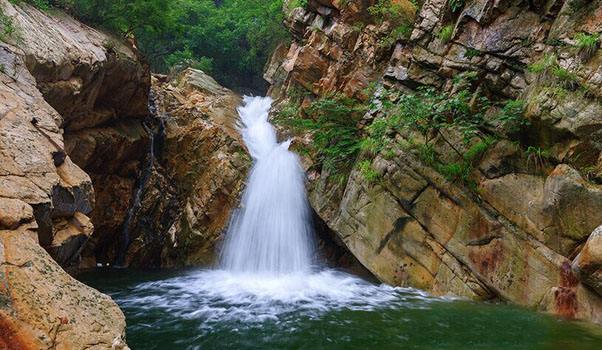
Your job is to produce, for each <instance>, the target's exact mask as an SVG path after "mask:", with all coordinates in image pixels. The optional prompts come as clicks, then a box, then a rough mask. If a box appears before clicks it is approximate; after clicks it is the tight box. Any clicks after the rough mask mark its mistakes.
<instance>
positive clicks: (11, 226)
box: [0, 0, 149, 349]
mask: <svg viewBox="0 0 602 350" xmlns="http://www.w3.org/2000/svg"><path fill="white" fill-rule="evenodd" d="M0 7H1V8H2V13H3V14H4V15H6V16H8V17H10V18H11V21H12V24H13V26H14V27H15V32H14V34H13V36H11V37H8V38H5V40H6V42H2V43H0V67H1V69H0V264H1V269H2V271H1V273H0V276H1V277H0V285H1V286H2V287H0V298H1V299H2V300H3V303H1V305H0V323H1V326H0V328H1V331H0V347H2V348H10V349H19V348H23V349H41V348H56V349H83V348H94V349H111V348H112V349H115V348H117V349H119V348H125V347H126V345H125V343H124V341H123V339H124V328H125V321H124V317H123V314H122V313H121V311H120V310H119V309H118V307H117V305H116V304H115V303H113V302H112V300H111V299H110V298H109V297H107V296H105V295H102V294H100V293H99V292H97V291H95V290H93V289H91V288H88V287H86V286H84V285H82V284H80V283H78V282H76V281H75V280H73V279H72V278H71V277H69V276H68V275H67V274H66V273H65V272H64V271H63V270H62V269H61V268H60V267H59V265H58V264H57V262H58V263H59V264H61V265H63V266H65V267H68V266H75V265H78V264H79V262H80V253H81V251H82V249H83V247H84V244H85V243H86V242H87V241H88V238H89V237H90V236H91V235H92V232H93V230H94V226H93V223H92V221H91V219H90V217H92V218H94V216H95V214H94V211H93V209H94V208H95V198H94V191H93V185H92V181H91V178H90V176H89V175H88V174H86V173H85V172H84V171H83V170H82V168H81V167H80V166H78V165H81V164H83V163H84V162H85V161H88V160H89V158H88V157H90V156H92V155H94V152H96V151H97V149H96V148H94V147H92V146H89V143H84V142H83V141H82V142H81V145H82V147H81V149H77V150H75V149H74V148H70V147H68V145H67V146H66V144H68V143H69V142H65V141H64V135H66V136H65V138H67V139H71V141H73V140H74V138H71V137H70V135H71V133H72V132H74V131H75V130H77V132H79V133H82V134H83V135H85V136H86V137H89V138H88V139H87V141H89V142H90V143H92V142H94V141H96V140H97V139H95V138H94V136H90V135H95V134H94V132H92V131H91V130H92V129H95V128H98V127H99V125H100V124H103V125H111V124H112V123H118V122H121V121H120V120H121V119H122V118H127V120H135V118H139V117H143V116H145V115H147V114H148V112H147V107H146V104H147V96H148V88H149V74H148V70H147V69H146V67H145V66H144V65H143V64H141V63H140V62H139V61H138V59H137V57H136V53H135V52H134V51H133V50H132V49H130V48H129V47H127V46H125V45H123V44H122V43H120V42H119V41H118V40H116V39H114V38H112V37H110V36H108V35H106V34H103V33H101V32H98V31H95V30H93V29H91V28H89V27H87V26H85V25H83V24H81V23H78V22H77V21H75V20H73V19H72V18H70V17H69V16H67V15H65V14H62V13H60V12H58V11H56V12H52V14H49V13H43V12H41V11H39V10H37V9H35V8H33V7H31V6H29V5H27V4H19V5H14V4H12V3H11V2H9V1H5V0H1V1H0ZM123 122H126V121H123ZM107 133H109V132H108V131H107ZM90 139H93V140H92V141H90ZM96 146H98V144H96ZM72 151H73V157H71V152H72ZM74 160H75V162H74ZM42 247H43V248H45V249H42ZM49 253H50V255H49ZM51 256H52V258H51ZM53 258H54V261H53ZM55 261H56V262H55Z"/></svg>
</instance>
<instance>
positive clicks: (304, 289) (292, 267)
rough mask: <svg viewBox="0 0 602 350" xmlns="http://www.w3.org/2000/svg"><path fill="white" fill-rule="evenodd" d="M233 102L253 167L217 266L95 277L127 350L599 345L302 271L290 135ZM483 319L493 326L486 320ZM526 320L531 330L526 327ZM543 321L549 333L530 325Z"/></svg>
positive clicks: (255, 105)
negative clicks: (123, 322) (118, 317)
mask: <svg viewBox="0 0 602 350" xmlns="http://www.w3.org/2000/svg"><path fill="white" fill-rule="evenodd" d="M244 102H245V104H244V106H243V107H241V108H240V109H239V113H240V116H241V121H242V124H243V125H242V128H241V132H242V134H243V137H244V141H245V143H246V144H247V146H248V148H249V151H250V152H251V155H252V156H253V159H254V166H253V169H252V171H251V174H250V176H249V181H248V184H247V188H246V189H245V193H244V195H243V198H242V204H241V208H240V210H239V211H238V212H237V213H236V214H235V215H234V217H233V219H232V223H231V225H230V228H229V231H228V232H227V239H226V242H225V245H224V247H223V248H224V249H223V251H222V256H221V265H220V267H219V268H218V269H214V270H197V271H192V272H188V273H185V274H183V275H182V274H180V275H178V276H175V277H171V278H165V277H164V276H158V278H153V279H154V281H151V282H143V283H138V282H136V284H134V285H132V286H129V287H127V288H123V287H122V289H119V288H117V289H116V288H115V286H116V285H117V286H119V284H120V283H122V282H121V279H122V277H121V276H116V277H115V278H116V280H115V281H111V280H110V278H109V277H110V276H114V272H111V274H110V276H104V278H103V281H105V282H106V283H107V285H108V286H109V287H107V289H106V290H107V291H108V292H109V293H110V294H111V296H112V297H113V298H114V299H115V300H116V301H117V303H119V305H120V307H121V308H122V309H123V310H124V312H125V314H126V315H127V318H128V325H129V326H128V343H129V344H130V345H131V346H132V348H136V349H137V348H140V349H190V350H196V349H224V348H229V349H262V350H263V349H371V348H379V349H381V348H382V349H385V348H404V349H406V348H407V349H468V348H470V349H492V348H496V349H497V348H500V349H501V348H504V349H515V348H516V344H517V343H516V337H517V335H520V334H528V335H529V337H528V339H523V341H524V344H527V343H528V342H530V343H529V345H527V346H525V347H524V348H525V349H526V348H529V349H536V348H541V349H553V348H554V347H551V346H548V345H549V344H560V345H559V346H561V347H562V348H563V349H565V348H567V349H568V348H573V349H598V348H599V342H598V343H597V344H596V342H597V341H598V338H588V339H590V340H588V341H587V342H586V341H583V344H585V345H586V346H576V347H570V346H565V345H566V344H565V343H562V342H560V343H559V342H558V341H557V340H555V339H553V338H550V339H548V338H546V337H543V338H542V337H540V338H537V335H538V334H556V333H560V332H561V331H564V332H568V333H572V334H573V335H572V336H573V337H574V338H575V339H580V341H582V339H586V338H587V336H588V335H587V334H585V333H583V332H581V333H579V332H580V330H579V329H576V328H574V327H573V328H571V329H570V330H569V328H567V327H566V325H565V324H559V323H558V322H556V321H555V320H552V321H550V323H549V324H551V325H552V326H546V325H543V324H542V323H541V322H539V321H533V320H529V317H531V316H528V315H525V314H524V312H525V311H517V312H515V313H516V316H513V317H507V316H503V315H508V312H509V311H508V310H505V311H499V312H497V313H495V312H493V313H492V311H491V308H489V307H487V306H477V305H476V304H469V303H461V302H460V303H449V302H448V299H443V298H433V297H431V296H429V295H427V294H426V293H423V292H421V291H418V290H414V289H408V288H396V287H391V286H387V285H375V284H372V283H368V282H366V281H363V280H361V279H359V278H357V277H355V276H352V275H349V274H346V273H343V272H340V271H335V270H331V269H326V268H320V267H319V266H317V267H313V268H312V266H311V261H312V260H311V257H312V254H313V243H312V232H311V226H310V220H309V213H308V212H309V210H308V204H307V199H306V195H305V188H304V174H303V171H302V169H301V168H300V166H299V161H298V159H297V156H296V155H295V154H293V153H292V152H290V151H289V150H288V146H289V142H284V143H282V144H278V143H277V142H276V133H275V130H274V128H273V127H272V126H271V125H270V124H269V122H268V120H267V118H268V116H267V113H268V110H269V108H270V103H271V100H270V99H268V98H251V97H246V98H245V99H244ZM125 272H127V271H124V273H125ZM133 274H134V275H135V276H136V278H141V277H142V276H139V274H138V273H137V272H135V273H133ZM142 275H144V274H142ZM106 278H109V279H108V280H107V279H106ZM454 305H456V306H454ZM487 315H491V316H487ZM538 317H539V316H538ZM542 317H543V316H542ZM491 324H494V325H497V326H499V327H497V326H496V327H487V325H491ZM467 325H468V327H467ZM482 326H485V327H484V328H483V327H482ZM479 327H481V330H480V331H475V330H477V329H479ZM528 327H532V331H529V330H527V331H525V329H526V328H527V329H528ZM546 327H547V328H546ZM550 327H555V328H554V329H555V330H554V331H549V330H548V331H543V332H542V331H541V330H542V329H550ZM433 334H435V335H436V336H433ZM559 339H560V338H559ZM599 339H602V338H599ZM589 343H592V344H596V345H594V346H591V347H587V345H588V344H589ZM470 344H472V346H469V345H470ZM583 344H581V345H583ZM538 346H539V347H538Z"/></svg>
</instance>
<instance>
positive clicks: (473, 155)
mask: <svg viewBox="0 0 602 350" xmlns="http://www.w3.org/2000/svg"><path fill="white" fill-rule="evenodd" d="M494 142H495V139H494V138H493V137H491V136H488V137H485V138H483V139H482V140H480V141H478V142H477V143H475V144H474V145H472V146H471V147H470V148H469V149H468V151H466V153H464V160H465V161H466V162H467V163H469V164H472V163H474V162H475V161H477V160H479V158H480V157H481V156H482V155H483V154H484V153H485V152H486V151H487V150H488V149H489V147H490V146H491V145H492V144H493V143H494Z"/></svg>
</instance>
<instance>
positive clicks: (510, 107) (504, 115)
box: [497, 100, 529, 132]
mask: <svg viewBox="0 0 602 350" xmlns="http://www.w3.org/2000/svg"><path fill="white" fill-rule="evenodd" d="M524 111H525V101H523V100H508V101H506V103H505V104H504V106H503V107H502V110H501V112H500V113H499V114H498V116H497V119H498V120H499V121H500V122H501V123H502V125H503V126H505V127H506V128H507V129H508V131H509V132H517V131H519V130H520V129H521V128H522V127H523V126H525V125H528V124H529V120H527V119H525V118H524V117H523V113H524Z"/></svg>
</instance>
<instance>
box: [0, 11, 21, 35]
mask: <svg viewBox="0 0 602 350" xmlns="http://www.w3.org/2000/svg"><path fill="white" fill-rule="evenodd" d="M16 32H17V29H16V28H15V25H14V23H13V19H12V18H11V17H9V16H7V15H5V14H4V12H0V41H7V40H8V39H10V38H12V37H14V36H15V34H16Z"/></svg>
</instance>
